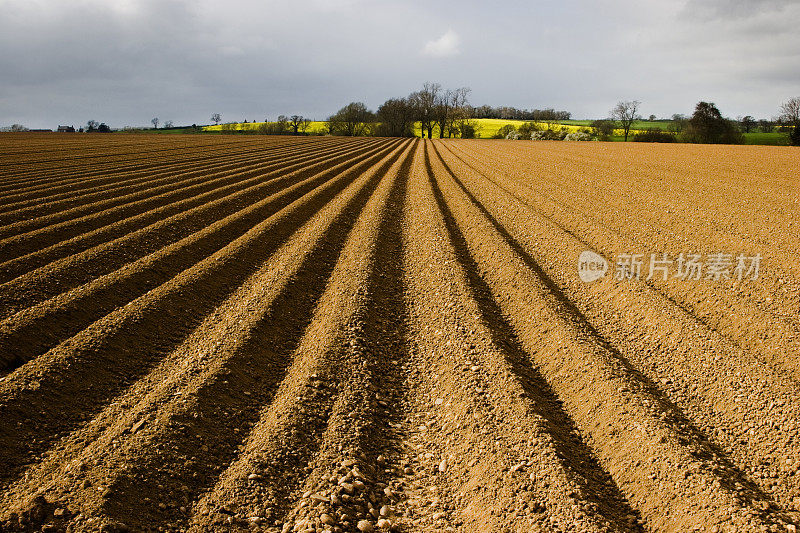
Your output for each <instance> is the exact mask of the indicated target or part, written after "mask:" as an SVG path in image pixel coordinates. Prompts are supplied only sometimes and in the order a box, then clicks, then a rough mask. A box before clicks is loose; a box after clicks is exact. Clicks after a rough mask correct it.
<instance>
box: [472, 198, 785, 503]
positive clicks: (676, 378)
mask: <svg viewBox="0 0 800 533" xmlns="http://www.w3.org/2000/svg"><path fill="white" fill-rule="evenodd" d="M477 189H479V190H480V191H479V192H483V191H484V190H485V188H484V187H481V186H479V185H478V186H477ZM491 189H492V190H494V189H495V186H494V185H493V186H492V188H491ZM498 190H499V189H498ZM476 194H477V192H476ZM481 195H482V196H484V197H485V199H486V201H487V202H488V203H490V204H493V207H492V208H491V210H492V212H493V213H495V214H496V216H497V217H498V218H499V219H501V220H503V221H504V224H506V226H507V227H508V228H509V231H511V232H513V233H514V234H515V236H516V238H518V239H520V240H522V241H526V240H527V247H528V248H529V249H532V250H533V249H537V248H538V249H539V250H541V252H540V253H539V255H541V257H542V259H540V260H541V261H545V262H546V263H547V268H548V270H549V271H551V272H554V273H556V274H557V275H558V278H559V284H560V285H561V286H562V287H565V289H564V290H565V291H567V290H568V291H569V293H570V300H571V301H573V302H575V304H576V305H577V306H579V307H580V309H581V312H582V313H584V315H585V316H587V317H588V319H589V320H590V321H591V322H592V323H594V324H598V329H599V330H601V334H602V335H603V336H604V337H605V338H608V339H610V340H613V342H614V344H615V345H617V346H620V349H621V350H622V351H624V356H625V357H626V358H628V359H629V360H630V361H631V362H632V363H633V364H635V365H636V367H637V368H639V369H640V370H641V371H642V372H643V373H645V374H646V375H647V376H648V377H649V378H650V379H651V380H652V381H653V382H656V383H660V384H662V388H663V389H664V391H665V394H666V395H667V396H668V397H669V399H670V400H671V401H672V402H674V403H675V404H676V405H678V406H680V408H681V409H683V410H684V412H685V413H686V415H687V416H688V417H689V418H691V419H692V421H693V423H694V424H696V425H697V426H698V427H699V428H700V429H701V430H702V431H703V433H704V434H706V435H709V436H710V437H711V438H712V440H713V442H714V443H716V445H717V446H719V447H721V448H722V449H724V451H725V453H726V454H727V455H728V456H729V457H730V458H731V459H732V460H733V461H734V462H735V464H736V465H737V466H738V467H739V468H740V469H741V470H743V471H745V472H746V473H747V475H748V476H749V477H750V478H751V479H753V480H754V481H755V482H756V483H757V484H758V485H759V487H760V488H761V490H763V491H764V492H766V493H770V494H771V496H772V497H773V498H775V499H776V501H777V502H778V503H779V504H780V506H781V507H783V508H784V509H791V510H793V511H795V512H796V511H798V510H800V505H798V501H800V500H798V498H800V479H798V476H797V475H796V472H797V465H795V460H794V458H795V457H798V456H800V445H798V443H797V438H796V436H797V435H798V432H800V428H799V427H798V424H797V422H796V421H797V420H798V417H800V402H798V401H797V400H796V396H797V395H796V391H797V379H796V376H795V375H794V374H790V375H785V374H784V373H783V372H777V373H776V372H775V371H774V369H773V366H772V365H770V364H769V362H766V363H765V362H763V361H761V360H760V358H759V357H757V356H755V355H753V354H752V353H748V352H747V351H745V350H743V349H742V348H741V347H740V346H738V345H737V344H736V343H735V341H731V340H730V339H729V338H727V336H725V335H724V334H722V333H720V332H718V331H716V330H715V329H714V328H713V327H711V326H709V325H707V324H705V323H704V322H703V321H702V319H698V318H697V317H695V316H693V315H692V314H691V313H689V312H688V311H687V310H685V309H683V307H682V306H681V304H680V302H675V301H673V300H672V299H671V298H670V297H669V296H668V295H665V294H664V293H663V292H662V291H660V290H658V289H657V288H656V287H653V286H652V285H651V284H649V283H646V282H644V281H642V282H638V283H637V282H633V281H630V282H623V283H616V284H615V285H614V286H608V285H606V286H602V285H588V286H587V285H585V284H583V283H580V282H578V281H577V280H575V279H574V275H573V276H569V275H568V274H572V273H571V272H570V273H568V274H565V273H564V272H559V268H558V266H557V265H558V264H559V263H561V261H560V259H559V256H569V257H577V255H578V254H579V253H580V251H582V250H583V249H586V248H587V247H589V246H588V245H587V244H586V243H585V242H583V241H581V240H579V239H576V242H574V243H571V241H570V239H566V238H565V236H564V235H562V234H561V233H560V232H554V231H547V230H546V228H547V227H548V225H547V224H545V223H542V222H541V221H537V220H535V219H534V218H532V217H531V216H529V215H528V216H526V212H525V210H522V209H518V208H515V207H514V205H513V204H509V203H508V201H507V196H503V197H500V198H494V199H492V197H491V195H487V194H485V193H484V194H481ZM556 252H557V254H556ZM554 254H556V255H555V257H554ZM570 277H572V278H573V279H570ZM643 312H644V313H646V317H647V319H646V320H643V319H642V313H643ZM787 344H788V340H787ZM745 398H746V399H747V400H746V402H745V401H744V399H745ZM793 516H797V515H796V514H794V515H793Z"/></svg>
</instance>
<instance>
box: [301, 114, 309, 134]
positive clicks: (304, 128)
mask: <svg viewBox="0 0 800 533" xmlns="http://www.w3.org/2000/svg"><path fill="white" fill-rule="evenodd" d="M309 127H311V120H310V119H307V118H303V120H301V121H300V132H302V133H305V132H307V131H308V128H309Z"/></svg>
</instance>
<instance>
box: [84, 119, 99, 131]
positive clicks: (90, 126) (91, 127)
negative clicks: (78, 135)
mask: <svg viewBox="0 0 800 533" xmlns="http://www.w3.org/2000/svg"><path fill="white" fill-rule="evenodd" d="M99 126H100V123H99V122H97V121H96V120H90V121H88V122H86V131H96V130H97V128H98V127H99Z"/></svg>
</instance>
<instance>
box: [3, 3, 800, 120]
mask: <svg viewBox="0 0 800 533" xmlns="http://www.w3.org/2000/svg"><path fill="white" fill-rule="evenodd" d="M799 18H800V13H798V6H797V5H796V4H795V3H793V2H779V1H777V0H760V1H745V0H740V1H730V0H728V1H722V0H712V1H703V2H700V1H696V0H692V1H690V2H686V3H680V2H678V3H673V2H666V3H664V2H623V1H621V0H618V1H615V0H600V1H598V2H588V1H586V2H578V1H567V2H561V3H558V4H555V3H552V4H551V3H533V2H522V1H519V2H504V3H503V9H502V10H500V9H498V8H497V7H496V6H495V5H493V4H488V3H483V2H481V3H478V2H457V3H456V2H444V3H435V4H431V3H428V2H421V1H412V2H399V1H388V0H387V1H358V0H350V1H334V0H312V1H307V2H274V1H255V0H233V1H228V2H211V1H207V0H195V1H154V0H124V1H123V0H77V1H71V2H62V1H57V0H38V1H37V0H0V49H2V52H3V53H2V54H0V72H2V76H1V77H0V125H5V124H11V123H13V122H20V123H23V124H26V125H28V126H31V127H53V126H54V125H56V124H58V123H69V124H76V125H77V124H79V123H84V122H85V121H86V120H88V119H90V118H93V119H97V120H101V121H106V122H108V123H109V124H112V125H113V126H118V127H120V126H124V125H144V124H148V123H149V120H150V118H152V117H153V116H158V117H159V118H160V119H161V120H162V122H163V121H164V120H173V121H175V122H176V123H181V124H185V123H189V124H190V123H193V122H196V123H203V122H207V121H208V119H209V117H210V115H211V113H212V112H220V113H222V114H223V119H229V120H243V119H247V120H253V119H256V120H262V119H264V118H267V117H270V118H274V117H276V116H277V115H278V114H281V113H283V114H291V113H301V114H305V115H307V116H312V117H316V118H324V117H325V116H326V115H327V114H329V113H331V112H332V111H334V110H335V109H337V108H338V107H340V106H341V105H343V104H345V103H347V102H348V101H351V100H362V101H365V102H366V103H367V104H368V105H370V106H371V107H376V106H377V105H378V104H380V103H381V102H382V101H383V100H384V99H386V98H388V97H390V96H399V95H404V94H407V93H408V92H410V91H412V90H414V89H416V88H417V87H418V86H420V85H421V84H422V82H424V81H426V80H434V81H439V82H441V83H442V84H443V85H445V86H450V87H457V86H464V85H466V86H470V87H472V89H473V92H472V101H473V103H475V104H482V103H490V104H495V105H501V104H506V105H514V106H518V107H544V106H555V107H558V108H565V109H569V110H571V111H572V112H573V113H574V114H575V115H576V116H586V117H596V116H603V115H605V114H606V113H607V112H608V110H609V109H610V108H611V107H612V106H613V104H614V103H615V102H616V101H617V100H619V99H623V98H624V99H631V98H636V99H639V100H642V101H643V103H644V104H643V111H644V113H646V114H650V113H654V114H657V115H669V114H671V113H673V112H689V111H690V110H691V108H692V106H693V105H694V103H695V102H696V101H697V100H699V99H711V100H714V101H716V102H717V103H718V105H719V106H720V108H721V109H722V110H723V112H725V113H727V114H730V115H736V114H752V115H757V116H771V115H774V114H775V113H776V112H777V108H778V106H779V105H780V103H781V102H782V101H784V100H786V99H787V98H788V97H790V96H795V95H796V94H797V93H800V89H799V88H798V87H799V86H800V79H798V76H799V75H800V74H798V69H796V68H795V65H796V64H797V60H798V57H797V54H798V52H797V50H800V40H799V39H798V36H797V35H796V32H794V31H792V27H791V25H792V23H793V21H796V20H798V19H799Z"/></svg>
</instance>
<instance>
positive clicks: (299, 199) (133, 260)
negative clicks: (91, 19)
mask: <svg viewBox="0 0 800 533" xmlns="http://www.w3.org/2000/svg"><path fill="white" fill-rule="evenodd" d="M0 163H1V164H0V376H2V377H0V483H2V490H1V491H0V530H2V531H87V532H88V531H196V532H199V531H250V530H251V531H267V532H283V533H285V532H289V531H292V532H296V531H305V532H314V531H316V532H322V531H331V532H332V531H336V532H344V531H347V532H359V531H361V532H364V531H376V532H377V531H390V530H391V531H409V532H410V531H422V532H436V531H463V532H490V531H491V532H495V531H497V532H523V531H541V532H556V531H575V532H578V531H586V532H590V531H597V532H600V531H603V532H605V531H624V532H637V531H667V532H672V531H674V532H684V531H705V532H727V531H741V532H749V531H779V532H784V531H795V530H796V528H795V524H797V523H798V521H800V425H799V424H798V420H800V399H798V394H797V391H798V386H799V385H800V380H798V377H797V375H798V371H800V363H798V361H799V360H800V359H798V355H800V300H798V296H800V281H799V280H798V274H800V266H799V265H798V264H797V262H796V260H795V256H796V255H797V252H798V248H799V247H800V246H799V245H800V238H798V236H797V235H798V233H797V228H798V222H799V221H798V216H799V215H800V206H799V205H798V196H800V195H798V192H800V190H799V189H798V184H797V176H796V172H797V169H798V168H800V154H798V153H797V151H796V150H792V149H790V148H777V147H723V146H685V145H674V146H673V145H668V146H661V145H646V144H622V143H568V142H537V143H531V142H522V141H480V140H478V141H461V140H444V141H441V140H436V141H421V140H400V139H345V138H294V137H267V138H264V137H221V136H213V137H212V136H175V137H172V136H147V135H108V136H104V135H96V136H92V135H63V136H62V135H46V134H26V135H5V136H3V137H2V138H1V139H0ZM586 249H592V250H594V251H596V252H598V253H601V254H603V255H605V256H606V257H608V258H611V257H612V256H614V255H615V254H618V253H624V252H637V253H648V254H649V253H651V252H653V253H660V252H670V253H672V254H677V253H679V252H690V251H702V252H713V251H728V252H733V253H738V252H746V253H748V254H755V253H760V254H761V255H762V256H763V257H764V259H763V260H762V270H761V276H760V277H759V279H757V280H751V281H747V282H746V283H745V282H738V281H736V280H722V281H702V282H700V281H698V282H681V281H676V280H673V279H670V280H668V281H661V280H660V279H653V280H645V279H642V280H626V281H618V280H615V279H613V277H611V276H608V277H606V278H605V279H603V280H601V281H598V282H595V283H591V284H586V283H583V282H581V281H580V279H579V278H578V275H577V257H578V255H579V253H580V252H581V251H583V250H586Z"/></svg>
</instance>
